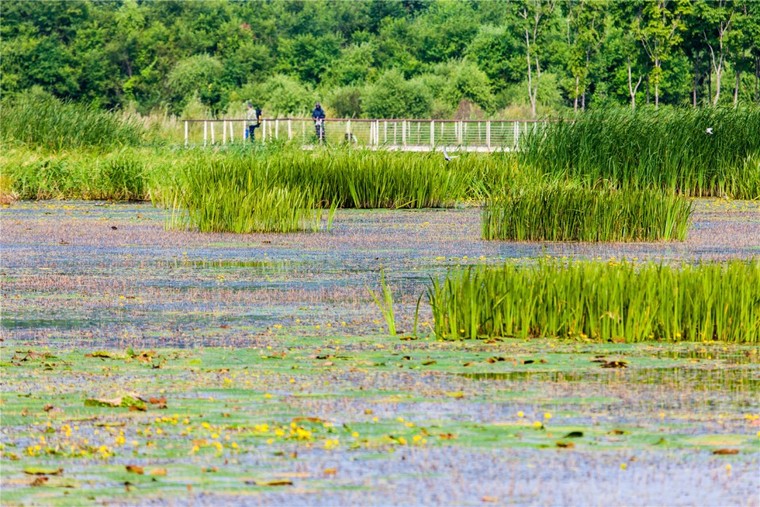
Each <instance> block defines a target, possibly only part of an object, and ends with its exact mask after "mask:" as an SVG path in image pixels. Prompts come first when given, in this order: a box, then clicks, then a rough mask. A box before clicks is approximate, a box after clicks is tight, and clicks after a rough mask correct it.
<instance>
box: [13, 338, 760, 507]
mask: <svg viewBox="0 0 760 507" xmlns="http://www.w3.org/2000/svg"><path fill="white" fill-rule="evenodd" d="M273 334H274V338H276V340H273V342H276V343H277V345H267V346H262V347H259V348H243V349H240V348H236V349H228V348H202V349H176V348H175V349H158V350H134V349H131V348H130V349H126V350H114V349H109V350H56V349H50V348H19V347H9V346H5V347H3V348H2V374H3V379H4V386H3V392H2V398H1V401H2V405H0V408H1V409H2V427H3V437H2V457H1V459H2V461H1V463H2V470H3V473H2V500H3V503H4V504H7V505H15V504H45V505H48V504H60V505H79V504H82V503H91V502H97V503H100V502H106V503H109V502H116V503H119V502H126V503H142V502H149V501H153V500H161V501H170V500H171V499H177V500H185V501H191V502H195V501H200V500H201V499H203V498H206V499H207V498H216V499H217V500H220V501H221V500H222V499H223V500H224V501H226V502H232V503H235V502H240V503H246V502H248V501H253V500H252V499H251V497H256V498H257V499H258V500H256V501H257V502H264V503H270V502H271V503H280V502H285V501H287V503H299V504H301V503H306V504H311V503H314V504H325V503H343V502H354V501H365V502H369V503H386V502H385V501H384V498H380V497H379V496H378V495H384V494H389V495H391V496H390V497H388V498H390V499H391V500H393V502H392V503H415V502H417V501H419V500H420V499H423V501H430V502H432V503H436V500H435V499H436V498H437V497H429V498H428V499H427V500H424V499H425V498H426V496H425V495H426V494H432V493H433V492H434V491H435V490H437V491H439V493H440V492H447V493H446V494H447V495H448V496H449V497H450V498H454V499H456V500H455V501H456V503H472V502H475V503H479V502H483V501H486V502H488V501H490V500H493V501H495V502H512V501H516V502H517V503H534V502H537V503H543V502H545V501H546V502H551V501H553V500H552V499H561V498H563V496H562V495H563V494H568V493H569V492H568V491H566V490H567V488H568V486H569V482H572V479H573V477H574V476H576V475H578V476H582V475H584V474H590V473H591V474H595V475H600V476H601V477H606V478H607V480H609V481H623V483H625V481H626V480H628V479H629V478H630V479H632V480H633V479H634V478H635V480H633V482H631V483H630V484H629V486H628V487H626V486H619V487H618V488H617V490H616V491H617V494H619V495H623V494H633V491H632V488H634V487H635V484H636V481H638V480H642V477H643V478H646V480H648V481H650V482H651V483H654V484H656V483H657V481H658V480H661V477H660V474H663V473H666V472H667V473H680V474H682V475H683V474H685V473H686V470H687V469H692V470H693V471H694V472H695V473H698V474H699V477H700V479H699V480H701V481H707V482H710V483H711V487H712V488H713V489H712V491H713V492H714V493H715V495H716V500H717V499H720V498H722V499H723V500H731V501H733V500H737V501H739V500H741V495H749V494H751V491H752V488H753V487H755V486H757V477H756V474H755V472H756V470H757V466H758V462H759V461H760V413H758V406H757V399H758V391H760V366H759V365H758V357H757V350H756V348H752V347H741V346H723V345H683V346H673V345H670V346H658V345H642V344H637V345H621V344H579V343H571V342H556V341H551V342H550V341H544V340H537V341H531V342H524V341H509V340H508V341H493V342H491V343H485V342H472V343H470V342H468V343H462V342H440V341H433V340H429V339H417V340H411V339H408V337H407V338H406V339H400V338H388V337H383V336H373V337H364V338H351V337H336V338H332V339H328V340H325V339H323V338H318V339H317V338H313V339H309V338H305V337H292V336H288V335H284V334H283V335H278V334H277V332H276V331H273ZM478 463H480V468H492V469H493V470H496V471H499V470H500V471H501V473H503V474H505V475H504V478H503V480H501V481H499V480H494V479H493V477H482V475H483V473H485V472H484V470H481V469H480V468H478V467H477V466H475V465H477V464H478ZM558 463H561V464H562V465H561V468H560V469H559V470H562V471H563V472H562V473H561V474H557V473H553V474H549V475H548V476H546V477H544V478H543V480H544V481H545V482H546V486H547V488H550V489H547V490H539V491H534V490H532V489H531V488H529V487H528V486H527V484H530V481H527V482H526V481H521V480H518V479H519V478H520V476H521V475H523V474H525V473H530V471H531V469H530V468H528V469H526V470H523V471H520V470H515V468H520V467H523V466H526V465H530V464H532V465H533V466H535V467H547V466H553V467H557V466H560V465H557V464H558ZM474 466H475V468H473V467H474ZM679 467H682V468H683V469H682V470H680V471H679ZM546 472H547V470H543V473H544V474H546ZM488 473H489V474H493V473H494V472H493V471H491V472H488ZM753 474H754V475H753ZM510 477H511V480H513V481H516V482H515V484H512V485H511V486H510V483H509V478H510ZM452 479H456V480H452ZM575 480H577V478H576V479H575ZM713 483H714V484H713ZM423 486H424V487H423ZM426 488H433V490H434V491H432V492H427V493H426V492H425V491H422V489H425V490H426V491H427V489H426ZM524 488H527V490H526V491H523V489H524ZM628 489H631V491H628V492H627V493H626V491H627V490H628ZM674 491H676V493H678V492H679V491H680V490H679V489H678V488H676V489H675V490H674ZM373 499H374V500H376V501H375V502H373ZM441 499H443V497H441ZM484 499H485V500H484ZM619 499H620V500H621V501H623V500H624V497H621V498H619ZM634 503H636V502H634ZM729 503H731V502H729Z"/></svg>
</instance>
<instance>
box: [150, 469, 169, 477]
mask: <svg viewBox="0 0 760 507" xmlns="http://www.w3.org/2000/svg"><path fill="white" fill-rule="evenodd" d="M166 474H167V471H166V469H165V468H153V469H152V470H150V471H149V472H148V475H152V476H154V477H164V476H166Z"/></svg>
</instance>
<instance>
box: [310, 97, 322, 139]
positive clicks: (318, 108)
mask: <svg viewBox="0 0 760 507" xmlns="http://www.w3.org/2000/svg"><path fill="white" fill-rule="evenodd" d="M311 119H312V120H314V130H315V132H316V134H317V140H318V141H319V142H320V143H323V142H325V110H324V109H322V105H321V104H320V103H319V102H317V103H316V104H314V110H313V111H312V112H311Z"/></svg>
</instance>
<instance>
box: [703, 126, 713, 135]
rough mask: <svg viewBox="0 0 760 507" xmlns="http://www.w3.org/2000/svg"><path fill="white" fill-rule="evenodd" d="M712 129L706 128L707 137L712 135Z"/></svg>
mask: <svg viewBox="0 0 760 507" xmlns="http://www.w3.org/2000/svg"><path fill="white" fill-rule="evenodd" d="M712 129H713V128H712V127H707V130H705V132H706V133H707V135H708V136H711V135H712V133H713V132H712Z"/></svg>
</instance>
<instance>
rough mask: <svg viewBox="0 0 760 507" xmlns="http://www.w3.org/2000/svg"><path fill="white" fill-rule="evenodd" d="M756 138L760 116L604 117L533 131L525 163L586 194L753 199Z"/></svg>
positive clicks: (703, 111)
mask: <svg viewBox="0 0 760 507" xmlns="http://www.w3.org/2000/svg"><path fill="white" fill-rule="evenodd" d="M708 129H709V130H708ZM758 132H760V108H747V109H737V110H735V109H717V108H699V109H685V108H684V109H674V108H661V109H659V110H656V109H651V108H640V109H639V110H637V111H635V112H632V111H630V110H628V109H612V110H609V109H605V110H598V111H593V112H590V113H586V114H585V115H583V116H580V117H577V118H575V119H573V120H567V121H561V122H555V123H550V124H548V125H546V126H545V127H544V128H542V129H538V130H536V131H535V132H534V133H532V134H531V135H529V136H528V137H527V138H526V139H524V143H523V145H522V147H523V152H522V154H521V160H522V161H523V162H526V163H528V164H531V165H533V166H535V167H536V168H538V169H540V170H541V171H542V172H544V173H546V174H551V175H556V176H560V177H562V178H565V179H568V180H573V181H579V182H583V183H584V184H585V185H586V186H593V184H594V183H595V182H597V181H599V180H606V181H609V182H612V183H613V184H614V185H615V186H616V187H617V188H621V189H642V188H658V189H662V190H667V191H669V192H676V193H679V194H683V195H690V196H722V195H728V196H730V197H734V198H738V199H755V198H758V197H760V193H759V192H758V190H759V189H760V172H759V171H756V170H754V169H755V166H753V165H752V164H747V163H746V161H747V160H748V158H750V157H758V155H759V154H760V135H758Z"/></svg>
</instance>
